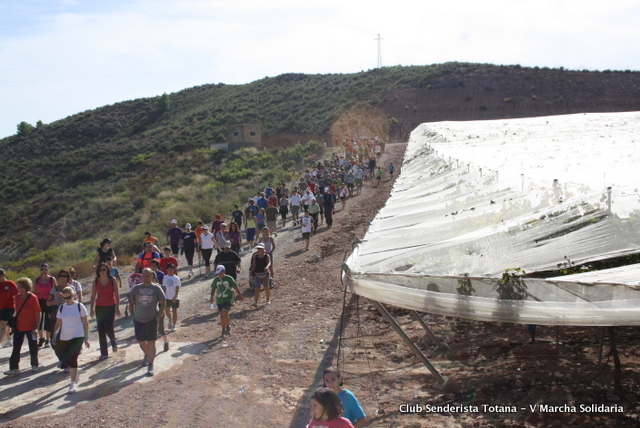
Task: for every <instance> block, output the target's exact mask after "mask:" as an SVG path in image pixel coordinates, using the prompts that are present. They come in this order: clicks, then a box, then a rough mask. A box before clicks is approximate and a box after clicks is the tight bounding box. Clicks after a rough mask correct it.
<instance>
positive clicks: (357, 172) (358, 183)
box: [353, 165, 364, 195]
mask: <svg viewBox="0 0 640 428" xmlns="http://www.w3.org/2000/svg"><path fill="white" fill-rule="evenodd" d="M353 175H354V177H355V178H356V189H358V195H359V194H361V193H362V185H363V181H362V180H363V178H364V172H363V171H362V169H361V168H360V167H359V166H357V165H354V167H353Z"/></svg>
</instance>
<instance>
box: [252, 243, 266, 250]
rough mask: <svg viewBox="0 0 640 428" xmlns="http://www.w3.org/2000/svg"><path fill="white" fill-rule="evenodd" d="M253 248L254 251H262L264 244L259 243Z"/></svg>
mask: <svg viewBox="0 0 640 428" xmlns="http://www.w3.org/2000/svg"><path fill="white" fill-rule="evenodd" d="M254 248H255V249H256V250H260V249H263V250H264V244H263V243H260V244H258V245H256V246H255V247H254Z"/></svg>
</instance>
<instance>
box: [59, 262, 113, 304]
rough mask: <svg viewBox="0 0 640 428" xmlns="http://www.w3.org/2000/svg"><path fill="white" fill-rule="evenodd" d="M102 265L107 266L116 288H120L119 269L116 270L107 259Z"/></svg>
mask: <svg viewBox="0 0 640 428" xmlns="http://www.w3.org/2000/svg"><path fill="white" fill-rule="evenodd" d="M104 264H105V265H107V268H109V273H110V274H111V276H112V277H113V279H115V280H116V283H117V284H118V288H122V277H121V276H120V269H118V268H117V267H115V266H114V265H113V260H111V259H107V260H106V261H105V262H104ZM71 276H73V275H71ZM78 301H79V302H81V301H82V300H81V299H80V297H78Z"/></svg>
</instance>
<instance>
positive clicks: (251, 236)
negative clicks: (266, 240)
mask: <svg viewBox="0 0 640 428" xmlns="http://www.w3.org/2000/svg"><path fill="white" fill-rule="evenodd" d="M245 234H246V237H247V242H248V243H249V251H251V249H252V248H253V241H254V240H255V239H256V218H255V217H254V215H253V211H247V229H246V230H245Z"/></svg>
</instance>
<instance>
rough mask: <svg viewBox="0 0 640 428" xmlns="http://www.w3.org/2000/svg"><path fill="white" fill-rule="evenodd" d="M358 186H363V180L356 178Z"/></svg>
mask: <svg viewBox="0 0 640 428" xmlns="http://www.w3.org/2000/svg"><path fill="white" fill-rule="evenodd" d="M356 186H362V178H356Z"/></svg>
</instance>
